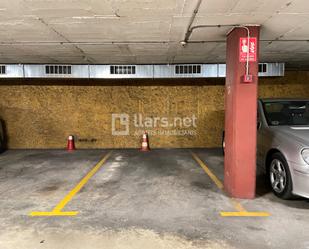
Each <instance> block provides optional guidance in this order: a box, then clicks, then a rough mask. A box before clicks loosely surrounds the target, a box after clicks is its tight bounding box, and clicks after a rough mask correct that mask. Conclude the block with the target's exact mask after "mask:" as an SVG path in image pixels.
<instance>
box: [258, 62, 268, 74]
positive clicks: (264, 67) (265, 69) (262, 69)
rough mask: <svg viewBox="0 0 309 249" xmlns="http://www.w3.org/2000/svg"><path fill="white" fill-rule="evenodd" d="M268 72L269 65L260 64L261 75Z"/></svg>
mask: <svg viewBox="0 0 309 249" xmlns="http://www.w3.org/2000/svg"><path fill="white" fill-rule="evenodd" d="M266 72H267V63H259V73H266Z"/></svg>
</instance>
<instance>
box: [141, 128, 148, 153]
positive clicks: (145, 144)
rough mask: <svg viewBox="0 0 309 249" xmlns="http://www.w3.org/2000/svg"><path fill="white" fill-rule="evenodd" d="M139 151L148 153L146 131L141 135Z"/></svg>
mask: <svg viewBox="0 0 309 249" xmlns="http://www.w3.org/2000/svg"><path fill="white" fill-rule="evenodd" d="M141 151H150V148H149V140H148V134H147V132H146V131H145V132H144V134H143V139H142V148H141Z"/></svg>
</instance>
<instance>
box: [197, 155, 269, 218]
mask: <svg viewBox="0 0 309 249" xmlns="http://www.w3.org/2000/svg"><path fill="white" fill-rule="evenodd" d="M191 154H192V156H193V158H194V159H195V161H196V162H197V163H198V164H199V165H200V166H201V167H202V169H203V170H204V171H205V172H206V174H207V175H208V176H209V177H210V179H211V180H212V181H213V182H214V183H215V184H216V186H217V187H218V188H219V189H220V190H222V191H223V183H222V182H221V181H220V180H219V178H218V177H217V176H216V175H215V174H214V173H213V172H212V171H211V170H210V169H209V168H208V167H207V165H206V164H205V163H204V162H203V161H202V160H201V159H200V158H199V157H198V156H197V155H196V154H195V153H193V152H191ZM229 200H230V202H231V204H232V205H233V206H234V208H235V209H236V210H237V212H220V214H221V216H223V217H228V216H234V217H236V216H238V217H240V216H242V217H254V216H255V217H267V216H270V214H269V213H267V212H248V211H247V210H246V209H245V208H244V207H243V206H242V205H241V203H240V202H239V201H237V200H236V199H235V198H229Z"/></svg>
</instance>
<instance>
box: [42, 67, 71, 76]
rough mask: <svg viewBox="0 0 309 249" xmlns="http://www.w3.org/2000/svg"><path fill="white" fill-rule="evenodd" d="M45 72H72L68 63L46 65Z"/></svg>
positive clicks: (51, 73)
mask: <svg viewBox="0 0 309 249" xmlns="http://www.w3.org/2000/svg"><path fill="white" fill-rule="evenodd" d="M45 74H48V75H59V74H61V75H63V74H65V75H67V74H72V67H71V66H68V65H46V66H45Z"/></svg>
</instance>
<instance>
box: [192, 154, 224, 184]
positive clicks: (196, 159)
mask: <svg viewBox="0 0 309 249" xmlns="http://www.w3.org/2000/svg"><path fill="white" fill-rule="evenodd" d="M191 154H192V156H193V158H194V159H195V161H197V163H198V164H199V165H200V166H201V167H202V168H203V170H204V171H205V172H206V174H207V175H208V176H209V177H210V179H211V180H213V182H214V183H215V184H216V185H217V187H218V188H219V189H223V184H222V182H221V181H220V180H219V179H218V177H217V176H216V175H215V174H214V173H212V172H211V170H210V169H209V168H208V167H207V166H206V164H205V163H204V162H203V161H202V160H201V159H200V158H199V157H198V156H197V155H196V154H195V153H193V152H192V153H191Z"/></svg>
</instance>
